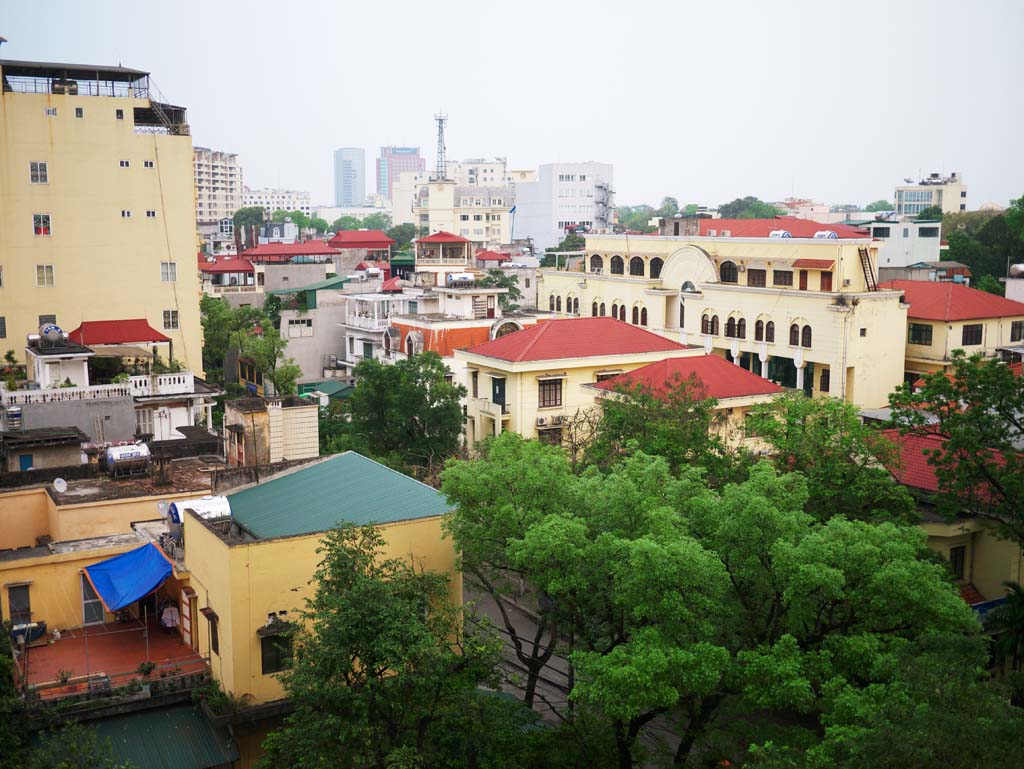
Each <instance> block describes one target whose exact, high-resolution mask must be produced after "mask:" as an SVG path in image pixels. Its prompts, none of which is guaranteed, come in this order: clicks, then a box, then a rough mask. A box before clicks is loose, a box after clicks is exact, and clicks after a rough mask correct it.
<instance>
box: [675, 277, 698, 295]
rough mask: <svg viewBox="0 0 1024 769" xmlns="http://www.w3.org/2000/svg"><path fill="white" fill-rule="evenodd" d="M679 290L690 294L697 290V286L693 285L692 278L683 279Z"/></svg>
mask: <svg viewBox="0 0 1024 769" xmlns="http://www.w3.org/2000/svg"><path fill="white" fill-rule="evenodd" d="M679 290H680V291H682V292H683V293H684V294H692V293H694V292H695V291H696V290H697V287H696V286H695V285H693V281H692V280H684V281H683V287H682V288H681V289H679Z"/></svg>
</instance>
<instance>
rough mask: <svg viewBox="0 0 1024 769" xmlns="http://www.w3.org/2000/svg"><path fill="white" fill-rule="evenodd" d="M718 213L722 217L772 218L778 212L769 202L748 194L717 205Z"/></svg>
mask: <svg viewBox="0 0 1024 769" xmlns="http://www.w3.org/2000/svg"><path fill="white" fill-rule="evenodd" d="M718 213H720V214H721V215H722V218H723V219H773V218H775V217H776V216H778V215H779V213H780V212H779V209H777V208H776V207H775V206H773V205H772V204H771V203H765V202H764V201H763V200H761V199H760V198H755V197H754V196H752V195H748V196H747V197H745V198H736V199H735V200H733V201H732V202H730V203H723V204H722V205H720V206H719V207H718Z"/></svg>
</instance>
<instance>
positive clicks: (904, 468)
mask: <svg viewBox="0 0 1024 769" xmlns="http://www.w3.org/2000/svg"><path fill="white" fill-rule="evenodd" d="M882 435H884V436H885V437H886V438H888V439H889V440H890V441H892V442H893V443H894V444H896V461H897V462H898V465H897V466H896V467H890V468H889V472H890V473H892V474H893V477H895V478H896V480H897V481H899V482H900V483H902V484H903V485H904V486H912V487H913V488H915V489H923V490H924V491H932V492H937V491H938V490H939V479H938V478H937V477H936V475H935V468H934V467H932V466H931V465H930V464H928V457H927V456H926V454H925V452H932V451H937V450H941V449H942V443H943V438H942V436H940V435H913V434H910V435H900V434H899V431H898V430H882Z"/></svg>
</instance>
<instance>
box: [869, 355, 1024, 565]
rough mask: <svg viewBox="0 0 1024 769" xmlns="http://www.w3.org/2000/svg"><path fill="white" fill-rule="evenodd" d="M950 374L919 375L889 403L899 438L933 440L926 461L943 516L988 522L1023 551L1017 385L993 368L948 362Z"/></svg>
mask: <svg viewBox="0 0 1024 769" xmlns="http://www.w3.org/2000/svg"><path fill="white" fill-rule="evenodd" d="M950 364H951V366H952V371H951V372H950V373H949V374H945V373H943V372H941V371H936V372H932V373H930V374H926V375H925V376H924V377H923V378H922V382H921V386H920V387H918V388H917V390H916V391H912V390H911V389H910V387H909V386H907V385H904V386H903V387H902V388H901V389H899V390H897V391H896V392H895V393H893V394H892V395H890V396H889V402H890V405H891V406H892V407H893V416H892V418H893V421H894V423H895V424H896V425H897V427H898V428H899V429H900V431H901V432H903V433H910V434H918V435H926V436H930V437H932V438H938V439H939V440H940V445H939V446H938V447H937V448H936V449H935V450H934V451H931V452H930V453H929V454H928V464H929V465H931V466H932V467H933V468H935V476H936V478H937V480H938V485H939V491H940V494H939V495H938V496H937V499H936V503H937V505H938V506H939V509H940V510H942V511H943V512H945V513H946V514H947V515H950V516H953V515H958V514H961V513H965V512H966V513H970V514H973V515H977V516H981V517H983V518H987V519H990V520H993V521H995V522H996V523H997V524H999V526H1000V527H1001V529H1002V532H1003V534H1004V535H1006V536H1007V537H1010V538H1012V539H1013V540H1015V541H1016V542H1018V543H1020V544H1022V545H1024V455H1022V454H1021V452H1020V450H1019V447H1020V446H1021V445H1022V444H1024V377H1022V376H1019V375H1017V374H1015V373H1014V371H1013V370H1012V369H1011V368H1010V367H1009V366H1006V365H1005V364H1004V363H1002V362H1001V361H999V360H997V359H994V358H988V359H987V358H984V357H982V356H981V355H972V356H970V357H968V356H967V354H966V353H965V352H964V351H963V350H954V351H953V353H952V355H951V356H950Z"/></svg>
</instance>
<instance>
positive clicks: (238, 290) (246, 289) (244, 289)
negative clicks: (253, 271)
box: [210, 285, 262, 296]
mask: <svg viewBox="0 0 1024 769" xmlns="http://www.w3.org/2000/svg"><path fill="white" fill-rule="evenodd" d="M260 288H262V286H216V285H211V286H210V289H211V290H212V291H213V293H214V295H216V296H220V295H221V294H255V293H258V292H259V290H260Z"/></svg>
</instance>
